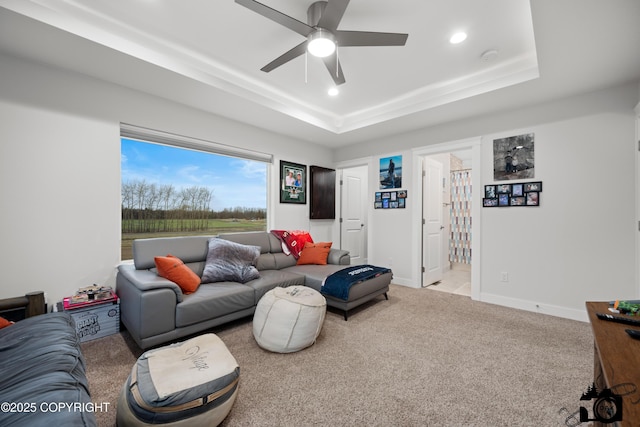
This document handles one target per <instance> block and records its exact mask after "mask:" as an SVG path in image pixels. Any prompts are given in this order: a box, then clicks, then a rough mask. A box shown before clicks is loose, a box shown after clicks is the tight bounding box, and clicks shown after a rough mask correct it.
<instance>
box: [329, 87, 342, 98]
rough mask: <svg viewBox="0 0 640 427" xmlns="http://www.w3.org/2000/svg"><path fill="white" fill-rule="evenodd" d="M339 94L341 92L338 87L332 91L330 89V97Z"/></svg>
mask: <svg viewBox="0 0 640 427" xmlns="http://www.w3.org/2000/svg"><path fill="white" fill-rule="evenodd" d="M339 93H340V91H339V90H338V88H337V87H332V88H331V89H329V96H336V95H337V94H339Z"/></svg>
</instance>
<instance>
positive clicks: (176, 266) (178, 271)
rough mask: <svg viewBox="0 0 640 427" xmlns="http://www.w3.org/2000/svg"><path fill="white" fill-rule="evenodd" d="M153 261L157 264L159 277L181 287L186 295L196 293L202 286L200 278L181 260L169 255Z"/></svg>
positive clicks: (155, 258) (158, 257)
mask: <svg viewBox="0 0 640 427" xmlns="http://www.w3.org/2000/svg"><path fill="white" fill-rule="evenodd" d="M153 259H154V261H155V262H156V268H157V269H158V275H160V276H162V277H164V278H165V279H168V280H171V281H172V282H174V283H175V284H176V285H178V286H180V289H182V293H184V294H185V295H188V294H192V293H194V292H195V291H196V289H198V286H200V277H199V276H198V275H197V274H196V273H194V272H193V270H191V269H190V268H189V267H187V266H186V265H184V262H182V260H181V259H180V258H178V257H175V256H173V255H167V256H166V257H164V256H157V257H154V258H153Z"/></svg>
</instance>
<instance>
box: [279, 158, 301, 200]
mask: <svg viewBox="0 0 640 427" xmlns="http://www.w3.org/2000/svg"><path fill="white" fill-rule="evenodd" d="M280 203H297V204H301V205H304V204H306V203H307V166H306V165H301V164H298V163H291V162H287V161H284V160H280Z"/></svg>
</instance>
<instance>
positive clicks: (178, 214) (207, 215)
mask: <svg viewBox="0 0 640 427" xmlns="http://www.w3.org/2000/svg"><path fill="white" fill-rule="evenodd" d="M212 199H213V190H212V189H210V188H207V187H201V186H191V187H185V188H181V189H176V188H175V187H174V186H173V185H171V184H161V185H158V184H155V183H148V182H146V181H145V180H132V181H128V182H123V183H122V232H123V233H156V232H176V231H179V232H183V231H205V230H207V229H208V228H209V220H212V219H247V220H256V219H265V218H266V215H267V212H266V209H259V208H244V207H236V208H233V209H229V208H224V209H222V210H219V211H215V210H213V209H212V208H211V200H212Z"/></svg>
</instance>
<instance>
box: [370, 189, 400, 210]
mask: <svg viewBox="0 0 640 427" xmlns="http://www.w3.org/2000/svg"><path fill="white" fill-rule="evenodd" d="M406 206H407V190H400V191H377V192H376V194H375V199H374V202H373V208H374V209H404V208H406Z"/></svg>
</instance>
